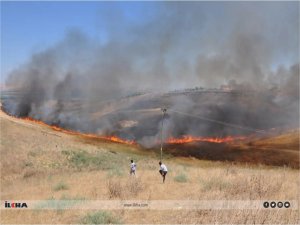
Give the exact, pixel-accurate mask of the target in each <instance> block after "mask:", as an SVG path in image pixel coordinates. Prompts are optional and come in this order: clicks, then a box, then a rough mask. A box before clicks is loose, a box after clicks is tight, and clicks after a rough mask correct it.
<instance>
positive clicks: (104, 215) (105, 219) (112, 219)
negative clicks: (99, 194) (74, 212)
mask: <svg viewBox="0 0 300 225" xmlns="http://www.w3.org/2000/svg"><path fill="white" fill-rule="evenodd" d="M81 223H82V224H121V223H122V221H121V219H120V218H118V217H116V216H114V215H112V214H111V213H109V212H106V211H99V212H96V213H89V214H87V215H86V216H85V217H84V218H83V219H82V220H81Z"/></svg>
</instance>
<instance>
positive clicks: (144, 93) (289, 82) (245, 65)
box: [3, 2, 299, 146]
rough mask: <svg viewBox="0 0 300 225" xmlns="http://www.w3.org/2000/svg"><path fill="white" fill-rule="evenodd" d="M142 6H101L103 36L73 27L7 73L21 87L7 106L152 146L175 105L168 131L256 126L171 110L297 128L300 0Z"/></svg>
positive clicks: (209, 132)
mask: <svg viewBox="0 0 300 225" xmlns="http://www.w3.org/2000/svg"><path fill="white" fill-rule="evenodd" d="M128 4H129V5H130V3H128ZM143 4H144V5H143V6H145V8H147V7H148V8H151V9H154V10H153V11H151V12H152V13H149V11H147V10H145V9H144V10H145V12H144V11H141V12H139V13H140V14H143V15H140V14H138V15H139V16H143V19H141V21H132V19H130V18H128V16H127V15H126V13H125V12H124V10H122V7H121V6H120V4H117V3H116V4H113V5H112V6H110V7H108V8H106V9H105V11H104V10H100V11H99V21H100V22H99V24H98V25H99V26H100V28H99V29H100V30H101V32H102V34H103V35H104V34H105V35H104V36H105V37H104V38H103V40H101V41H100V40H98V41H97V40H95V39H94V38H91V37H89V36H87V35H85V34H84V33H82V32H81V31H79V30H76V29H71V30H70V31H69V32H67V34H66V36H65V38H64V39H63V40H62V41H61V42H59V43H57V44H56V45H54V46H52V47H51V48H49V49H45V50H44V51H41V52H38V53H35V54H34V55H32V56H31V58H30V59H29V60H28V62H27V63H24V64H23V65H22V66H20V67H19V68H16V69H15V70H14V71H12V72H11V74H10V75H9V77H8V79H7V85H8V86H12V87H14V88H15V89H16V90H18V91H19V92H20V93H21V95H20V96H19V97H18V98H11V99H7V100H6V101H5V102H4V103H3V107H4V110H6V111H7V112H9V113H10V114H13V115H15V116H20V117H32V118H35V119H39V120H43V121H45V122H46V123H49V124H55V125H59V126H62V127H65V128H68V129H75V130H78V131H82V132H94V133H98V134H105V135H111V134H115V135H119V136H121V137H123V138H127V139H135V140H137V141H138V142H140V143H142V144H143V145H145V146H151V145H153V143H154V142H155V140H157V138H158V136H159V131H160V125H161V124H160V123H161V113H160V111H159V110H155V109H159V108H160V107H167V108H168V109H170V110H171V111H169V112H168V114H167V116H166V118H165V125H166V136H167V135H169V136H181V135H186V134H192V135H198V136H201V135H202V136H226V135H241V134H249V133H251V132H250V131H245V130H240V129H234V128H232V127H226V126H224V125H220V124H214V123H209V122H207V121H206V122H205V121H203V120H197V119H195V118H192V117H187V116H184V115H183V114H181V115H180V114H178V113H176V112H173V113H172V110H173V111H179V112H184V113H188V114H191V115H195V116H202V117H205V118H211V119H214V120H218V121H224V122H227V123H232V124H238V125H240V126H245V127H251V128H253V129H262V130H264V129H270V128H273V127H298V124H299V121H298V118H299V57H298V52H299V46H298V43H299V7H297V6H298V3H296V2H294V3H280V2H264V3H262V2H248V3H243V2H234V3H233V2H232V3H231V2H224V3H210V4H207V3H204V2H189V3H186V2H169V3H161V2H157V3H155V4H154V3H143ZM295 5H296V7H295ZM209 9H214V10H213V12H215V14H210V13H209V12H211V11H210V10H209ZM287 61H288V62H289V63H287ZM194 87H197V89H194V92H193V93H192V94H186V93H185V92H183V91H181V92H170V91H174V90H184V89H187V88H194ZM201 88H203V89H201ZM208 88H210V89H209V90H212V89H211V88H216V89H218V90H225V89H226V90H230V91H229V93H225V92H224V93H223V94H221V93H219V94H216V92H211V91H210V92H209V91H208V92H205V91H203V90H207V89H208ZM199 90H202V92H200V91H199ZM143 110H144V111H143ZM147 110H148V111H147ZM151 110H152V111H151Z"/></svg>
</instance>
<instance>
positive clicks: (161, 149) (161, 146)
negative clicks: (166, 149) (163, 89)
mask: <svg viewBox="0 0 300 225" xmlns="http://www.w3.org/2000/svg"><path fill="white" fill-rule="evenodd" d="M161 112H162V117H161V132H160V161H162V153H163V128H164V117H165V114H166V112H167V109H166V108H161Z"/></svg>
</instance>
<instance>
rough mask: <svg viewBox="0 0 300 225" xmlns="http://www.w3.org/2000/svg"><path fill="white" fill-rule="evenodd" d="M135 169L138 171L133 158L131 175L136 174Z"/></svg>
mask: <svg viewBox="0 0 300 225" xmlns="http://www.w3.org/2000/svg"><path fill="white" fill-rule="evenodd" d="M135 171H136V164H135V162H133V160H131V164H130V175H135Z"/></svg>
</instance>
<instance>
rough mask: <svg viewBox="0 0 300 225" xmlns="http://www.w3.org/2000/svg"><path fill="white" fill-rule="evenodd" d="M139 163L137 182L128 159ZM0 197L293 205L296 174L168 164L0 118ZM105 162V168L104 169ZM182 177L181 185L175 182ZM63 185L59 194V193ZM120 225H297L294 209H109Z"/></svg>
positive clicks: (55, 220) (8, 215) (9, 219)
mask: <svg viewBox="0 0 300 225" xmlns="http://www.w3.org/2000/svg"><path fill="white" fill-rule="evenodd" d="M131 158H133V159H135V160H136V161H137V165H138V170H137V176H136V178H132V177H130V176H129V171H128V170H129V160H130V159H131ZM0 162H1V199H2V200H6V199H26V200H46V199H62V198H67V199H87V200H119V199H136V200H297V199H298V188H299V182H298V181H299V170H295V169H291V168H288V167H267V166H263V165H257V166H254V165H246V164H232V163H228V162H211V161H205V160H196V159H192V158H172V157H171V158H169V159H167V160H166V161H165V163H166V164H167V166H168V168H169V173H168V175H167V178H166V183H165V184H162V180H161V177H160V175H159V173H158V165H157V163H158V159H157V157H156V155H155V154H154V153H147V152H145V151H140V150H139V149H138V148H136V147H134V146H128V145H119V144H115V143H109V142H99V141H97V142H96V141H93V140H86V139H84V140H83V139H82V138H80V137H77V136H71V135H67V134H64V133H59V132H55V131H53V130H51V129H49V128H47V127H43V126H41V125H38V124H34V123H31V122H24V121H20V120H17V119H13V118H9V117H7V116H6V115H4V114H2V113H1V161H0ZM107 162H109V163H107ZM179 174H184V176H185V177H186V181H185V182H178V179H176V177H177V176H178V175H179ZM63 187H64V188H63ZM93 212H95V211H93V210H26V211H14V210H3V211H2V212H1V223H11V224H18V223H22V224H24V223H28V224H32V223H48V224H59V223H64V224H66V223H81V222H82V221H83V218H85V216H86V215H87V214H88V213H93ZM111 213H112V215H117V216H118V217H120V218H121V220H122V221H123V222H124V223H168V224H174V223H213V224H218V223H219V224H220V223H227V224H235V223H239V224H241V223H242V224H246V223H248V224H254V223H256V224H258V223H263V224H287V223H297V219H298V212H297V211H296V210H291V209H287V210H278V209H274V210H176V211H173V210H161V211H159V210H114V211H111Z"/></svg>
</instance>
